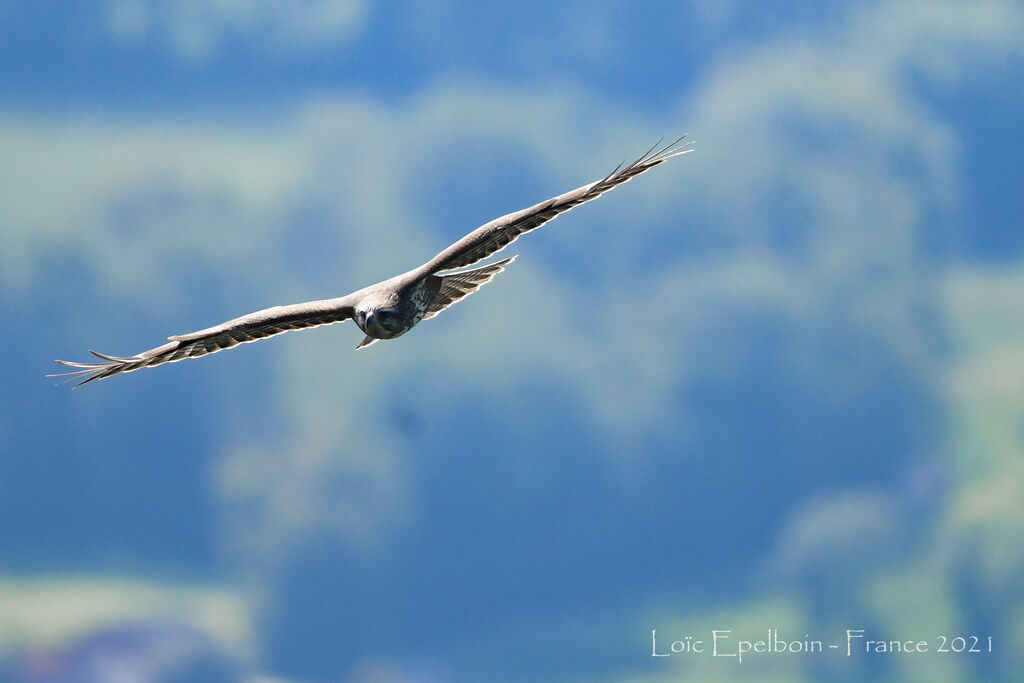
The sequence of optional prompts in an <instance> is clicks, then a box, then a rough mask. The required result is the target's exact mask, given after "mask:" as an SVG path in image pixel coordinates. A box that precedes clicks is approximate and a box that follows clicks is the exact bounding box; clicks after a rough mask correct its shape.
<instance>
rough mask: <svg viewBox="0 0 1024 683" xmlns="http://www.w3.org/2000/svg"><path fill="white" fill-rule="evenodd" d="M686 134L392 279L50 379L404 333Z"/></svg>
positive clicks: (664, 155) (678, 150)
mask: <svg viewBox="0 0 1024 683" xmlns="http://www.w3.org/2000/svg"><path fill="white" fill-rule="evenodd" d="M685 138H686V136H685V135H684V136H683V137H681V138H679V139H678V140H676V141H675V142H673V143H671V144H669V145H665V146H663V147H659V145H660V144H661V143H660V142H659V143H658V144H657V145H655V146H654V147H652V148H651V149H649V150H648V151H647V153H646V154H644V155H643V156H641V157H640V158H639V159H637V160H636V161H634V162H632V163H630V164H626V163H625V162H623V163H622V164H619V165H618V166H617V167H616V168H615V170H614V171H612V172H611V173H609V174H608V175H606V176H605V177H604V178H601V179H600V180H596V181H594V182H592V183H589V184H587V185H584V186H582V187H578V188H576V189H575V190H572V191H570V192H566V193H565V194H561V195H559V196H557V197H552V198H551V199H548V200H547V201H544V202H541V203H540V204H535V205H534V206H531V207H529V208H527V209H523V210H522V211H516V212H515V213H510V214H507V215H505V216H502V217H501V218H496V219H494V220H493V221H491V222H490V223H485V224H484V225H482V226H480V227H479V228H477V229H476V230H474V231H473V232H471V233H469V234H468V235H466V236H465V237H463V238H462V239H460V240H459V241H458V242H456V243H455V244H453V245H451V246H450V247H448V248H447V249H445V250H444V251H442V252H441V253H440V254H438V255H437V256H435V257H434V258H432V259H430V260H429V261H427V262H426V263H425V264H423V265H422V266H419V267H418V268H413V269H412V270H410V271H409V272H407V273H402V274H401V275H396V276H395V277H393V278H391V279H389V280H384V281H383V282H378V283H377V284H375V285H370V286H369V287H365V288H363V289H360V290H358V291H356V292H352V293H351V294H346V295H345V296H340V297H338V298H336V299H322V300H319V301H307V302H306V303H302V304H292V305H291V306H274V307H273V308H266V309H263V310H262V311H256V312H255V313H250V314H248V315H243V316H242V317H240V318H235V319H234V320H229V321H227V322H226V323H221V324H220V325H216V326H214V327H208V328H206V329H205V330H199V331H198V332H189V333H188V334H176V335H173V336H171V337H168V339H169V340H170V341H169V342H168V343H167V344H164V345H163V346H158V347H156V348H154V349H150V350H149V351H143V352H142V353H140V354H137V355H135V356H109V355H107V354H105V353H99V352H97V351H90V353H91V354H93V355H94V356H96V357H97V358H98V359H99V362H95V361H94V362H89V363H80V362H76V361H68V360H58V361H57V362H58V363H60V364H61V365H65V366H68V367H71V368H75V369H74V370H72V371H70V372H60V373H54V374H51V375H47V377H67V376H69V375H70V377H68V379H66V380H64V381H66V382H67V381H74V380H81V381H79V382H78V384H76V385H75V386H76V387H78V386H81V385H83V384H88V383H89V382H92V381H93V380H97V379H106V378H107V377H112V376H113V375H117V374H119V373H122V372H132V371H133V370H139V369H141V368H149V367H153V366H155V365H161V364H162V363H173V362H175V361H179V360H183V359H185V358H198V357H199V356H205V355H207V354H210V353H216V352H217V351H221V350H223V349H230V348H231V347H233V346H237V345H239V344H245V343H247V342H252V341H256V340H257V339H263V338H264V337H270V336H273V335H275V334H281V333H282V332H288V331H291V330H299V329H302V328H305V327H316V326H317V325H330V324H332V323H339V322H342V321H344V320H349V319H352V320H353V321H355V323H356V325H358V326H359V329H361V330H362V331H363V332H365V333H366V337H365V338H364V339H363V341H362V342H360V343H359V345H358V346H357V347H356V348H357V349H361V348H363V347H364V346H369V345H370V344H373V343H376V342H377V341H378V340H381V339H394V338H395V337H400V336H402V335H403V334H405V333H406V332H408V331H409V330H411V329H412V328H413V327H414V326H415V325H416V324H417V323H419V322H420V321H422V320H427V319H429V318H433V317H434V316H435V315H437V314H438V313H440V312H441V311H443V310H444V309H446V308H448V307H449V306H451V305H452V304H454V303H455V302H456V301H459V300H460V299H462V298H463V297H465V296H468V295H470V294H472V293H473V292H475V291H476V290H477V289H479V288H480V287H481V286H483V285H484V284H486V283H488V282H490V281H491V279H492V278H493V277H494V276H495V275H497V274H498V273H500V272H501V271H503V270H504V269H505V266H507V265H508V264H509V263H511V262H512V261H513V260H514V259H515V258H516V257H515V256H512V257H509V258H506V259H502V260H501V261H496V262H494V263H490V264H488V265H485V266H479V267H477V268H467V266H472V265H474V264H476V263H478V262H479V261H481V260H483V259H485V258H487V257H488V256H490V255H491V254H493V253H495V252H496V251H499V250H500V249H504V248H505V247H506V246H508V245H509V244H510V243H511V242H513V241H515V240H516V239H517V238H518V237H519V236H520V235H522V234H523V233H525V232H529V231H530V230H533V229H534V228H539V227H540V226H542V225H544V224H545V223H547V222H548V221H550V220H551V219H552V218H554V217H555V216H557V215H558V214H560V213H562V212H564V211H568V210H569V209H571V208H573V207H574V206H579V205H580V204H583V203H584V202H589V201H590V200H591V199H597V198H598V197H600V196H601V195H602V194H603V193H605V192H607V191H608V190H610V189H612V188H613V187H615V186H616V185H621V184H622V183H624V182H626V181H627V180H629V179H630V178H633V177H635V176H638V175H640V174H641V173H643V172H644V171H647V170H649V169H651V168H654V167H655V166H657V165H658V164H660V163H662V162H665V161H667V160H669V159H671V158H672V157H675V156H679V155H680V154H685V153H686V152H690V151H692V147H691V145H693V143H692V142H688V143H685V144H684V143H683V140H684V139H685ZM459 269H464V270H459Z"/></svg>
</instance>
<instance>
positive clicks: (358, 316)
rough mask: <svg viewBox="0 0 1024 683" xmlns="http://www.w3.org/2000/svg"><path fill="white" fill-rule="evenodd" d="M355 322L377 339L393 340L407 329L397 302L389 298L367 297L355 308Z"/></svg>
mask: <svg viewBox="0 0 1024 683" xmlns="http://www.w3.org/2000/svg"><path fill="white" fill-rule="evenodd" d="M355 321H356V324H357V325H359V329H361V330H362V331H363V332H365V333H366V334H368V335H370V336H371V337H375V338H377V339H393V338H395V337H397V336H398V335H400V334H402V333H403V332H405V331H406V330H407V329H408V325H406V323H405V319H404V318H403V316H402V312H401V310H400V306H399V302H398V301H397V300H395V298H393V297H390V296H383V295H382V296H373V297H367V299H365V300H364V301H362V302H360V304H359V306H357V307H356V312H355Z"/></svg>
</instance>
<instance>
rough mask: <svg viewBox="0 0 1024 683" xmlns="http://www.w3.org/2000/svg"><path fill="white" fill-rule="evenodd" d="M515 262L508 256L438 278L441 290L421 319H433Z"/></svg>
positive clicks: (512, 257) (513, 257) (514, 258)
mask: <svg viewBox="0 0 1024 683" xmlns="http://www.w3.org/2000/svg"><path fill="white" fill-rule="evenodd" d="M515 260H516V257H515V256H510V257H509V258H507V259H502V260H501V261H496V262H495V263H491V264H488V265H486V266H481V267H479V268H474V269H473V270H463V271H461V272H456V273H449V274H448V275H441V276H439V277H440V278H441V288H440V289H439V290H438V291H437V294H436V295H435V296H434V300H433V301H431V302H430V306H429V307H428V308H427V313H426V315H424V316H423V319H424V320H428V319H430V318H433V317H434V316H435V315H437V314H438V313H440V312H441V311H443V310H444V309H446V308H448V307H449V306H451V305H452V304H454V303H455V302H456V301H458V300H459V299H462V298H463V297H467V296H469V295H470V294H472V293H473V292H475V291H476V290H478V289H480V288H481V287H483V286H484V285H485V284H487V283H488V282H490V281H491V280H492V279H493V278H494V276H495V275H497V274H498V273H500V272H501V271H503V270H505V266H507V265H508V264H509V263H512V261H515Z"/></svg>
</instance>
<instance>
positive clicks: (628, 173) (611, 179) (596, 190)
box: [423, 135, 693, 273]
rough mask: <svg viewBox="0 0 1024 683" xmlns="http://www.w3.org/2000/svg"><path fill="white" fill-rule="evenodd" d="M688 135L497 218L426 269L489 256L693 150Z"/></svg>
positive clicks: (435, 269) (455, 265)
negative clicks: (652, 169) (564, 190)
mask: <svg viewBox="0 0 1024 683" xmlns="http://www.w3.org/2000/svg"><path fill="white" fill-rule="evenodd" d="M685 138H686V136H685V135H684V136H683V137H681V138H679V139H678V140H676V141H675V142H673V143H671V144H669V145H666V146H664V147H661V148H660V149H658V145H655V146H654V147H652V148H651V149H650V150H648V152H647V153H646V154H644V155H643V156H642V157H640V158H639V159H637V160H636V161H634V162H633V163H631V164H628V165H623V164H619V166H618V167H617V168H616V169H615V170H614V171H612V172H611V173H609V174H608V175H607V176H605V177H604V178H602V179H601V180H598V181H595V182H593V183H590V184H589V185H584V186H583V187H578V188H576V189H575V190H572V191H571V192H566V193H565V194H563V195H559V196H557V197H553V198H551V199H549V200H547V201H545V202H541V203H540V204H536V205H534V206H531V207H530V208H528V209H523V210H522V211H517V212H515V213H510V214H507V215H505V216H502V217H501V218H496V219H494V220H493V221H491V222H490V223H486V224H484V225H482V226H480V227H479V228H477V229H476V230H474V231H473V232H471V233H469V234H468V235H466V236H465V237H463V238H462V239H461V240H459V241H458V242H456V243H455V244H453V245H451V246H450V247H448V248H447V249H445V250H444V251H442V252H441V253H440V254H438V255H437V256H435V257H434V258H433V259H431V260H430V261H429V262H428V263H427V264H426V265H425V266H424V267H423V270H424V271H425V272H427V273H436V272H438V271H440V270H449V269H451V268H462V267H464V266H469V265H472V264H474V263H476V262H478V261H479V260H480V259H483V258H486V257H488V256H490V255H491V254H493V253H494V252H496V251H498V250H499V249H503V248H504V247H506V246H508V245H509V243H511V242H512V241H513V240H515V239H516V238H517V237H519V236H520V235H522V234H523V233H524V232H529V231H530V230H533V229H534V228H539V227H540V226H542V225H544V224H545V223H547V222H548V221H549V220H551V219H552V218H554V217H555V216H557V215H558V214H560V213H562V212H564V211H568V210H569V209H571V208H573V207H574V206H579V205H580V204H582V203H584V202H589V201H590V200H591V199H596V198H598V197H600V196H601V195H602V194H603V193H605V192H607V191H608V190H610V189H612V188H613V187H615V186H616V185H621V184H622V183H624V182H626V181H627V180H629V179H630V178H633V177H634V176H638V175H640V174H641V173H643V172H644V171H646V170H648V169H651V168H654V167H655V166H657V165H658V164H660V163H662V162H664V161H667V160H669V159H671V158H672V157H674V156H679V155H680V154H685V153H686V152H690V151H692V150H691V148H690V145H692V144H693V143H692V142H688V143H686V144H680V143H682V141H683V139H685ZM658 144H661V143H660V142H659V143H658Z"/></svg>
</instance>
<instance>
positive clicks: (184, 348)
mask: <svg viewBox="0 0 1024 683" xmlns="http://www.w3.org/2000/svg"><path fill="white" fill-rule="evenodd" d="M352 311H353V304H352V299H351V297H350V296H344V297H339V298H337V299H323V300H321V301H308V302H306V303H302V304H293V305H291V306H274V307H273V308H267V309H264V310H262V311H256V312H255V313H250V314H249V315H243V316H242V317H241V318H235V319H234V320H229V321H227V322H226V323H222V324H220V325H217V326H215V327H208V328H207V329H205V330H199V331H198V332H190V333H189V334H178V335H174V336H172V337H168V339H170V340H171V341H170V343H168V344H164V345H163V346H158V347H156V348H155V349H150V350H149V351H143V352H142V353H140V354H138V355H135V356H108V355H107V354H104V353H98V352H96V351H90V352H89V353H91V354H92V355H94V356H96V357H97V358H99V359H100V360H101V361H103V362H100V363H79V362H75V361H67V360H58V361H57V362H58V363H60V364H61V365H66V366H68V367H72V368H78V369H77V370H72V371H71V372H60V373H54V374H51V375H47V377H64V376H69V377H68V379H67V380H65V381H68V382H70V381H72V380H76V379H80V380H82V381H80V382H79V383H78V384H76V385H75V386H76V387H79V386H82V385H83V384H88V383H89V382H92V381H93V380H96V379H106V378H107V377H110V376H112V375H116V374H119V373H122V372H132V371H133V370H139V369H140V368H148V367H152V366H154V365H161V364H163V363H174V362H176V361H179V360H183V359H185V358H198V357H199V356H205V355H207V354H210V353H216V352H217V351H222V350H223V349H230V348H231V347H232V346H238V345H239V344H245V343H248V342H253V341H256V340H257V339H263V338H264V337H270V336H272V335H275V334H281V333H282V332H288V331H289V330H299V329H302V328H304V327H315V326H317V325H330V324H331V323H337V322H341V321H343V320H347V319H349V318H351V317H352Z"/></svg>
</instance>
